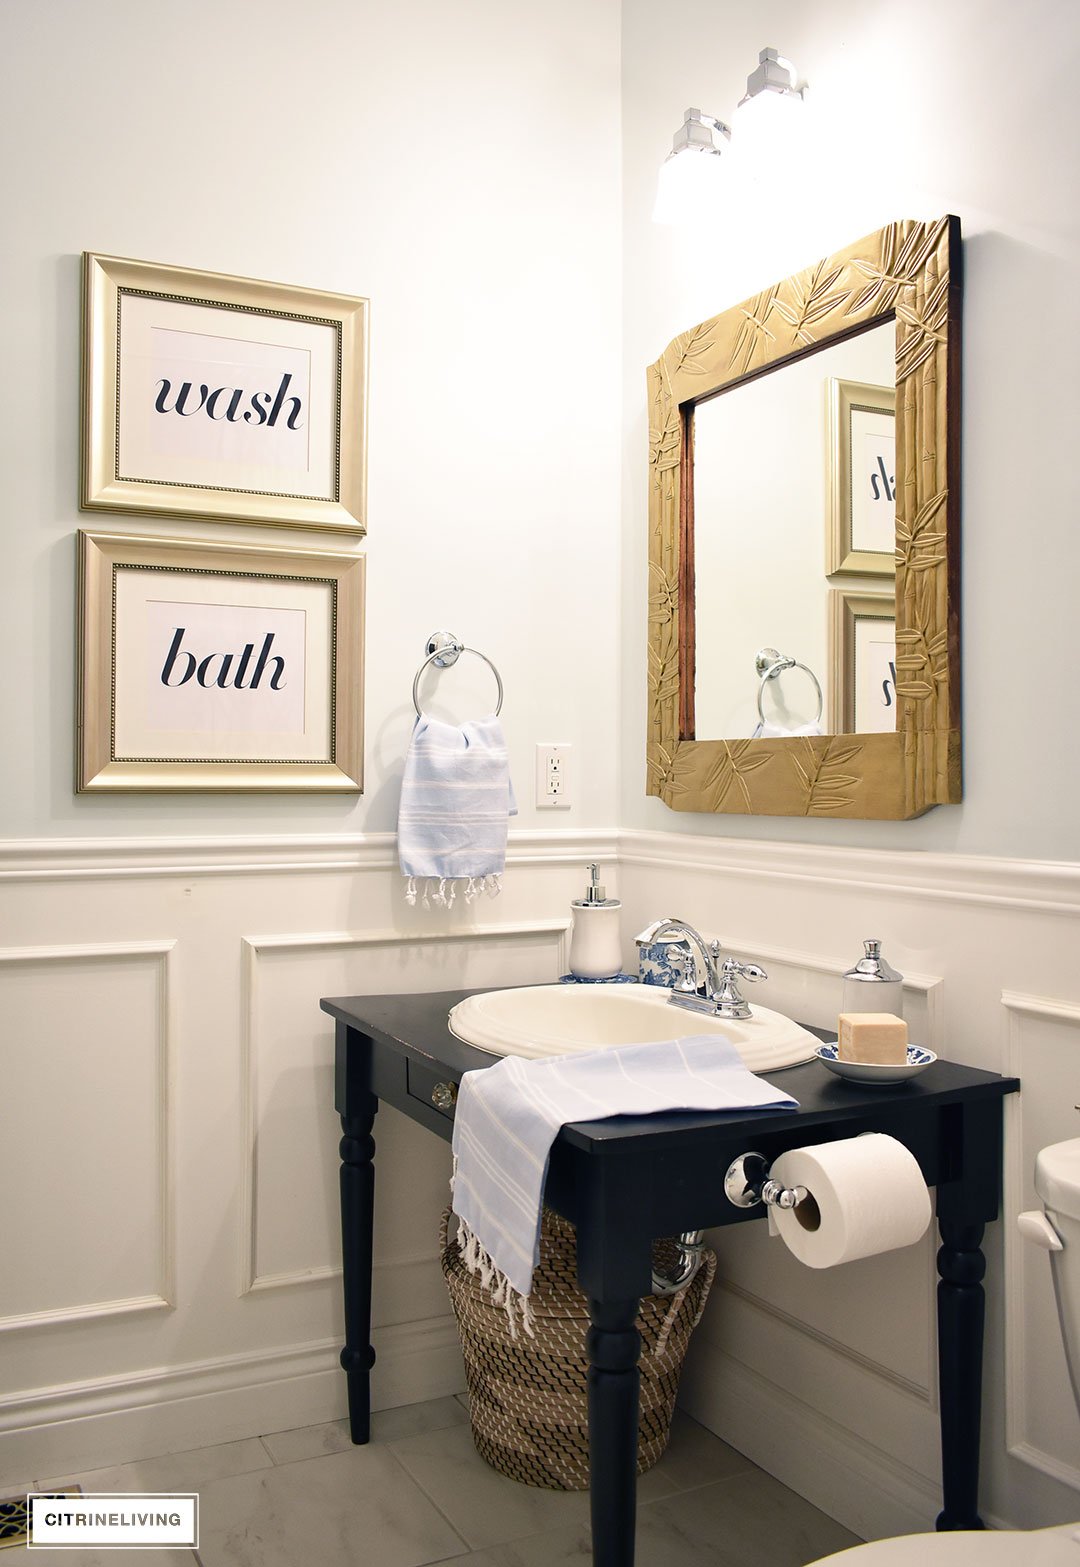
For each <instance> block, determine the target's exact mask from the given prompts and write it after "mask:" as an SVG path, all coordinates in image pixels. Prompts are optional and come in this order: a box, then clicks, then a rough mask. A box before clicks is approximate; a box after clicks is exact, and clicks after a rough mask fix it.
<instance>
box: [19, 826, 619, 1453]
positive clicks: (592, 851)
mask: <svg viewBox="0 0 1080 1567" xmlns="http://www.w3.org/2000/svg"><path fill="white" fill-rule="evenodd" d="M614 846H615V838H614V834H613V833H603V832H598V833H580V832H568V831H565V830H560V831H556V832H552V833H550V834H545V833H531V832H523V833H520V834H518V835H516V837H515V839H514V842H513V845H512V849H511V853H510V856H509V865H508V875H507V879H506V887H505V890H504V892H503V894H502V895H501V896H500V897H498V898H496V899H489V898H486V897H485V898H483V899H482V900H480V901H478V902H476V903H474V904H473V905H471V906H466V905H465V904H464V903H463V902H461V901H460V900H459V902H458V904H456V905H455V907H454V908H453V909H452V910H449V911H445V910H444V911H437V910H430V911H425V910H423V909H422V908H409V907H408V905H407V904H406V903H405V901H404V897H403V886H402V880H401V877H400V876H399V875H398V873H397V868H396V863H395V859H394V852H393V851H394V839H393V836H392V835H380V836H379V837H371V838H358V837H351V838H347V837H336V836H335V837H331V836H319V837H315V836H305V837H296V838H267V839H262V838H254V837H245V838H240V839H195V838H192V839H186V840H185V839H180V838H177V839H156V840H139V841H137V842H134V843H133V842H130V841H121V842H115V841H110V840H104V841H98V840H90V841H77V842H65V843H59V842H49V843H41V844H37V843H18V844H13V845H7V846H4V845H0V928H2V929H3V930H4V931H5V932H9V933H12V934H14V933H17V936H18V941H19V945H18V946H16V945H14V944H12V945H10V946H8V947H5V948H0V984H2V986H3V992H4V1007H3V1012H4V1019H5V1027H4V1032H3V1038H2V1041H0V1061H2V1063H3V1072H4V1083H5V1097H6V1099H7V1102H8V1103H9V1104H10V1103H12V1101H13V1100H14V1101H15V1102H17V1104H18V1108H19V1118H18V1121H17V1123H15V1124H14V1127H13V1130H12V1131H11V1132H10V1133H9V1134H5V1138H4V1139H3V1140H0V1174H2V1176H3V1179H4V1187H3V1189H4V1192H5V1201H4V1203H3V1205H2V1212H3V1222H4V1225H5V1227H6V1233H5V1236H4V1246H3V1255H4V1256H5V1259H6V1267H5V1276H4V1279H3V1280H2V1281H0V1343H3V1344H4V1345H5V1347H7V1348H9V1349H11V1350H12V1351H14V1353H10V1354H7V1355H5V1356H3V1357H2V1358H0V1480H2V1481H4V1482H6V1483H16V1484H17V1483H21V1482H23V1481H25V1480H40V1479H45V1478H49V1477H55V1476H57V1475H60V1474H62V1473H64V1472H69V1473H70V1472H73V1471H76V1470H78V1469H82V1468H86V1467H92V1466H96V1465H99V1464H105V1463H112V1462H120V1461H123V1460H125V1459H131V1458H137V1457H142V1456H151V1455H153V1454H159V1453H162V1452H168V1451H175V1450H177V1449H179V1448H184V1447H190V1446H198V1445H200V1444H203V1443H211V1442H219V1441H225V1440H230V1439H233V1438H236V1437H241V1436H248V1435H252V1434H254V1433H256V1432H258V1431H270V1430H276V1429H284V1428H287V1427H290V1426H295V1425H301V1424H306V1423H310V1422H313V1421H319V1420H329V1419H337V1418H340V1417H342V1416H343V1415H344V1414H345V1387H344V1376H343V1375H342V1373H341V1371H340V1368H339V1366H338V1361H337V1353H338V1349H339V1347H340V1344H341V1340H342V1325H341V1307H340V1290H341V1286H340V1277H339V1275H340V1240H339V1227H338V1226H339V1220H338V1196H337V1185H338V1177H337V1169H338V1164H337V1144H338V1138H339V1136H340V1127H339V1124H338V1121H337V1117H336V1115H335V1113H334V1108H333V1044H334V1025H333V1022H332V1020H331V1019H330V1018H329V1017H328V1016H326V1014H324V1013H322V1012H321V1011H320V1010H319V1006H318V1001H319V997H320V996H324V995H350V994H363V993H365V992H366V993H369V994H377V993H383V992H387V991H396V990H441V989H447V990H449V989H455V988H458V987H462V986H472V985H475V986H487V985H492V986H494V985H499V984H524V983H531V982H534V981H543V980H554V979H556V978H557V977H558V975H559V974H560V973H562V972H565V968H566V957H567V928H568V924H569V917H570V909H569V904H570V899H571V898H572V897H576V896H579V895H580V891H581V886H582V884H583V870H582V867H583V865H584V862H585V861H586V860H589V859H599V860H601V861H603V862H605V863H606V864H607V865H608V866H612V862H613V859H614ZM606 878H607V880H608V883H609V885H612V886H614V884H615V881H616V879H617V878H616V874H615V872H614V869H613V868H612V869H609V870H608V871H607V873H606ZM10 939H11V938H10V936H9V940H10ZM375 1135H376V1141H377V1144H378V1156H377V1164H376V1181H377V1188H378V1204H377V1209H378V1213H377V1226H376V1241H375V1286H374V1331H373V1337H374V1341H375V1346H376V1351H377V1355H378V1360H377V1364H376V1368H375V1372H374V1377H373V1398H374V1402H375V1404H376V1407H387V1406H390V1405H394V1404H399V1403H407V1402H411V1401H414V1400H417V1399H422V1398H428V1397H434V1396H437V1395H439V1394H443V1393H448V1392H454V1391H457V1390H458V1389H460V1388H461V1387H463V1385H464V1379H463V1373H462V1367H461V1357H460V1351H459V1349H458V1345H457V1335H456V1332H455V1330H454V1326H453V1320H452V1318H451V1316H450V1313H449V1307H448V1302H447V1297H446V1290H445V1286H444V1284H443V1279H442V1275H441V1271H440V1269H439V1264H438V1256H437V1225H438V1216H439V1213H440V1211H441V1209H442V1207H443V1206H444V1204H445V1203H446V1201H447V1199H448V1180H449V1166H450V1161H449V1149H448V1147H447V1146H446V1145H445V1144H443V1143H441V1142H440V1141H439V1140H438V1139H436V1138H433V1137H431V1136H430V1134H429V1133H427V1132H426V1131H424V1130H423V1129H421V1128H419V1127H417V1126H416V1125H415V1124H414V1123H413V1122H411V1121H410V1120H409V1119H408V1118H407V1117H405V1116H402V1115H399V1114H398V1113H397V1112H396V1111H394V1110H392V1109H388V1108H384V1109H382V1110H381V1111H380V1112H379V1116H378V1119H377V1121H376V1127H375Z"/></svg>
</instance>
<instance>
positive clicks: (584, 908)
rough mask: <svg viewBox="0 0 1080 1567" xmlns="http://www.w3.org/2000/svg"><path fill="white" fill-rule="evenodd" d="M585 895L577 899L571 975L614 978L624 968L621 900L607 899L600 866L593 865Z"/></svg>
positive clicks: (571, 943) (576, 976)
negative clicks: (620, 919) (620, 922)
mask: <svg viewBox="0 0 1080 1567" xmlns="http://www.w3.org/2000/svg"><path fill="white" fill-rule="evenodd" d="M585 869H586V870H587V871H588V872H589V885H588V886H587V887H586V889H585V896H584V897H582V898H574V900H573V901H572V903H571V904H570V907H571V908H572V909H573V911H574V928H573V932H572V934H571V937H570V972H571V974H573V975H574V977H575V979H613V978H614V977H615V975H616V974H618V973H619V971H620V969H621V968H622V946H621V943H620V941H619V910H620V909H621V908H622V904H621V903H620V902H619V900H618V898H606V897H605V896H604V888H603V887H601V885H600V867H599V865H596V864H590V865H587V866H586V867H585Z"/></svg>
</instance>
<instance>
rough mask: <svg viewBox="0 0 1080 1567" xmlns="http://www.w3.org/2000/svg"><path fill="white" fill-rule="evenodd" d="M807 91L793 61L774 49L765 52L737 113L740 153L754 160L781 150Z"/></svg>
mask: <svg viewBox="0 0 1080 1567" xmlns="http://www.w3.org/2000/svg"><path fill="white" fill-rule="evenodd" d="M805 91H806V84H805V83H803V84H801V85H800V84H799V81H798V72H797V71H796V69H795V67H794V66H793V65H792V63H791V61H790V60H785V59H784V57H783V55H781V54H778V53H777V52H776V50H775V49H762V51H761V53H760V54H759V55H758V67H757V70H756V71H751V72H750V75H749V76H748V77H747V78H746V94H745V96H744V97H742V98H740V99H739V103H738V106H737V108H736V110H735V128H736V130H737V132H738V136H739V142H740V152H743V153H747V154H749V155H751V156H753V155H755V154H760V153H761V152H767V153H772V152H773V151H774V150H777V148H778V146H780V147H782V145H783V141H784V138H786V137H789V136H791V135H792V132H793V130H794V125H795V122H796V120H797V118H798V114H799V111H800V110H801V109H802V106H803V95H804V93H805Z"/></svg>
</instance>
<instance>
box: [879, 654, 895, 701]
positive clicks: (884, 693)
mask: <svg viewBox="0 0 1080 1567" xmlns="http://www.w3.org/2000/svg"><path fill="white" fill-rule="evenodd" d="M895 697H896V665H895V664H894V663H893V661H892V659H891V658H890V660H889V673H888V675H887V677H886V678H885V679H884V680H883V681H882V682H881V705H882V707H891V706H892V705H893V701H894V699H895Z"/></svg>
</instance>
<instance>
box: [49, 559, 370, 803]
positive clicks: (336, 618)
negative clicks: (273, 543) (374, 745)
mask: <svg viewBox="0 0 1080 1567" xmlns="http://www.w3.org/2000/svg"><path fill="white" fill-rule="evenodd" d="M78 580H79V628H78V654H79V671H78V717H77V766H78V776H77V779H76V788H77V789H78V790H79V791H80V792H82V791H92V790H96V791H103V790H157V789H168V790H288V791H290V792H296V791H303V790H334V791H345V792H354V793H355V792H359V791H360V789H361V788H362V783H363V610H364V558H363V556H359V555H345V554H339V553H336V552H332V551H328V550H326V551H322V550H320V551H305V550H293V549H270V548H266V547H258V546H252V547H248V546H246V545H226V544H207V543H203V542H201V541H195V540H190V539H164V538H140V537H137V536H135V535H131V534H111V533H88V532H85V531H80V533H79V573H78Z"/></svg>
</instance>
